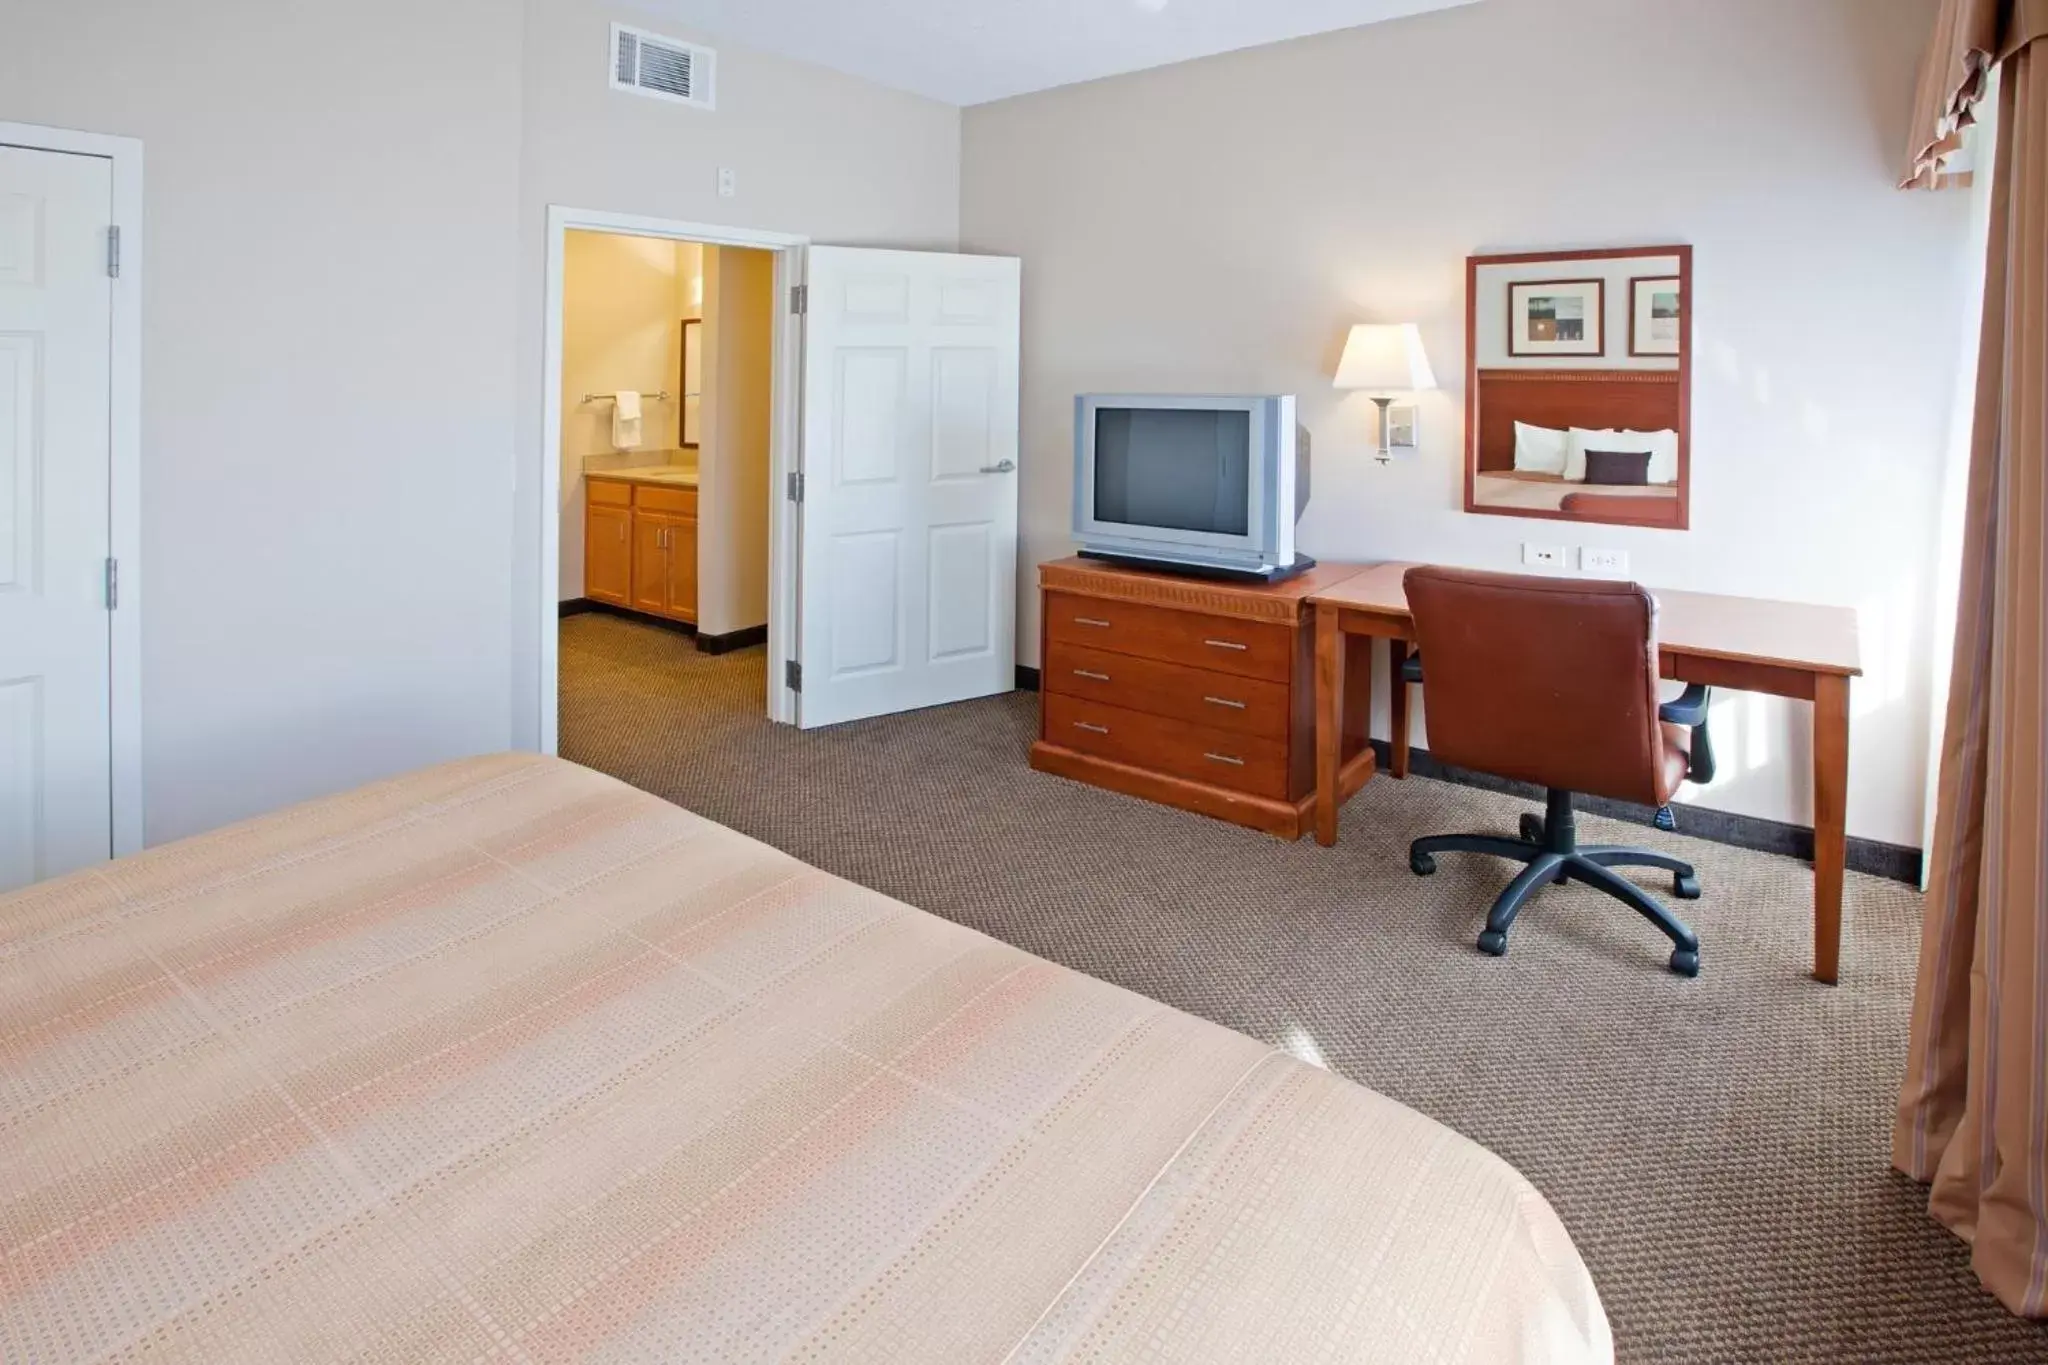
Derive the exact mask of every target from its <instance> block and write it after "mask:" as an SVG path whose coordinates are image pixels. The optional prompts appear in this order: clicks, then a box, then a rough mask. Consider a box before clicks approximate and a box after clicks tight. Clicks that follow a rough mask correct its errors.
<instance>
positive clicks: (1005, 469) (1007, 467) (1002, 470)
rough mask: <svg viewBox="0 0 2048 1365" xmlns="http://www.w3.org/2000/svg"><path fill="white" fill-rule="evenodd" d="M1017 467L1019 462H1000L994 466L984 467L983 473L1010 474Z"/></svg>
mask: <svg viewBox="0 0 2048 1365" xmlns="http://www.w3.org/2000/svg"><path fill="white" fill-rule="evenodd" d="M1016 467H1017V462H1016V461H1015V460H998V461H996V463H994V464H985V465H983V466H982V467H981V472H982V473H984V474H1008V473H1009V472H1010V471H1012V470H1014V469H1015V468H1016Z"/></svg>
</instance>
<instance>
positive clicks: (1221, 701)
mask: <svg viewBox="0 0 2048 1365" xmlns="http://www.w3.org/2000/svg"><path fill="white" fill-rule="evenodd" d="M1202 700H1203V701H1205V702H1208V703H1209V705H1211V706H1227V707H1229V708H1230V709H1231V710H1233V711H1242V710H1244V709H1245V704H1244V703H1243V702H1241V701H1232V700H1231V699H1230V698H1228V697H1204V698H1202Z"/></svg>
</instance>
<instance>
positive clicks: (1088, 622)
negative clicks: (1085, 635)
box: [1074, 616, 1109, 630]
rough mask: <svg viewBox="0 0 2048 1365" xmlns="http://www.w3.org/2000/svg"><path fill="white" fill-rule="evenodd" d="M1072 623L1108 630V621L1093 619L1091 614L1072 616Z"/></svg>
mask: <svg viewBox="0 0 2048 1365" xmlns="http://www.w3.org/2000/svg"><path fill="white" fill-rule="evenodd" d="M1074 624H1075V625H1077V626H1093V627H1095V628H1096V629H1097V630H1108V629H1109V622H1107V621H1098V620H1096V619H1095V618H1094V617H1092V616H1076V617H1075V618H1074Z"/></svg>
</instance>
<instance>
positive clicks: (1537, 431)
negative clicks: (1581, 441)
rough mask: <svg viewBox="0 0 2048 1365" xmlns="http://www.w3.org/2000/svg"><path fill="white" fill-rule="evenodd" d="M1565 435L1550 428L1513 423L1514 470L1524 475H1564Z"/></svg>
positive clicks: (1525, 423)
mask: <svg viewBox="0 0 2048 1365" xmlns="http://www.w3.org/2000/svg"><path fill="white" fill-rule="evenodd" d="M1564 448H1565V434H1564V433H1563V432H1561V431H1557V430H1555V429H1553V428H1551V427H1532V426H1530V425H1529V424H1528V423H1527V422H1517V423H1515V468H1516V469H1518V470H1520V471H1521V472H1522V473H1524V474H1562V473H1564Z"/></svg>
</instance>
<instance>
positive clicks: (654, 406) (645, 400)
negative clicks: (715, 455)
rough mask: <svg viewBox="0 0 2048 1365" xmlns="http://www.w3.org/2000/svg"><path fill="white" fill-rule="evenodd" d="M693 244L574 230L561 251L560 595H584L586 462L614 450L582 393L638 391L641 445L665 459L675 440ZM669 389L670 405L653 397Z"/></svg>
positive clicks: (606, 408)
mask: <svg viewBox="0 0 2048 1365" xmlns="http://www.w3.org/2000/svg"><path fill="white" fill-rule="evenodd" d="M703 255H704V251H703V248H702V247H700V246H698V245H697V244H696V243H695V242H674V241H669V240H667V239H665V238H660V237H629V236H626V235H624V234H622V233H611V232H572V233H570V234H569V238H568V241H567V243H566V244H565V246H564V250H563V253H562V456H561V458H562V560H561V573H560V583H561V588H560V596H561V599H562V600H563V601H568V600H570V599H571V598H577V597H581V596H583V459H584V457H585V456H586V455H605V454H610V453H612V452H613V451H614V450H615V447H614V446H613V445H612V405H611V404H610V403H603V402H600V403H585V402H584V401H583V395H584V394H586V393H616V392H618V391H619V390H620V389H637V390H639V391H640V393H641V395H642V402H641V409H640V410H641V413H642V414H643V416H642V418H641V423H640V444H639V446H638V447H636V448H637V449H639V450H641V451H646V452H656V451H669V450H674V449H675V448H676V447H677V444H678V442H679V441H680V439H681V436H680V431H679V428H680V425H681V417H682V380H681V377H680V376H681V374H682V344H683V336H682V319H683V318H684V317H686V316H688V315H690V314H692V313H694V312H696V311H697V303H696V299H697V298H698V297H699V295H697V294H696V292H695V288H694V287H693V286H700V285H701V281H702V279H703V269H704V266H703ZM664 390H666V391H667V392H668V394H669V395H670V397H669V401H668V402H665V403H664V402H662V401H661V400H659V399H657V398H656V397H654V395H655V394H658V393H661V392H662V391H664Z"/></svg>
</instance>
